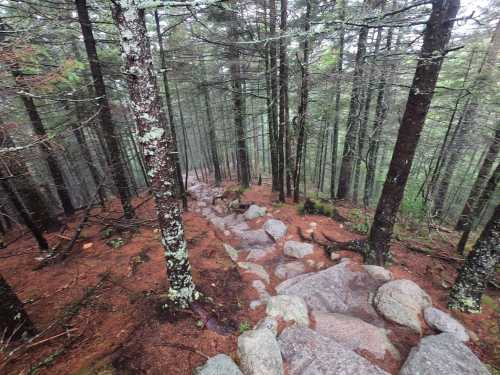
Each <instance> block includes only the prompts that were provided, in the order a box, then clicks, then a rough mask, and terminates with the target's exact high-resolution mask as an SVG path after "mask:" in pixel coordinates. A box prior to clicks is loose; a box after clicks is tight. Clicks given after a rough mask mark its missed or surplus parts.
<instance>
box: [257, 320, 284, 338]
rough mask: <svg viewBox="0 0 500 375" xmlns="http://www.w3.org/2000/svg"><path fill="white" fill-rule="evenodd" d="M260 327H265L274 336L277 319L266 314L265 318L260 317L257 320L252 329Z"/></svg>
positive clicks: (276, 332)
mask: <svg viewBox="0 0 500 375" xmlns="http://www.w3.org/2000/svg"><path fill="white" fill-rule="evenodd" d="M261 328H267V329H268V330H270V331H271V332H272V333H274V336H276V335H277V334H278V321H277V320H276V319H274V318H273V317H271V316H266V317H265V318H262V319H261V320H259V321H258V323H257V324H256V325H255V328H254V329H261Z"/></svg>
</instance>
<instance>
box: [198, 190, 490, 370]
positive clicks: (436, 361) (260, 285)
mask: <svg viewBox="0 0 500 375" xmlns="http://www.w3.org/2000/svg"><path fill="white" fill-rule="evenodd" d="M197 189H198V192H200V191H203V189H199V188H197ZM203 195H205V196H206V195H207V193H206V192H203V193H200V194H199V196H203ZM198 199H200V198H198ZM206 213H208V212H203V211H202V214H204V215H205V214H206ZM211 215H212V213H208V217H207V218H208V220H210V221H211V222H212V223H213V224H214V225H216V226H217V224H216V223H219V224H220V223H223V224H224V228H223V229H221V230H225V229H227V230H229V231H231V232H232V233H233V234H234V235H235V236H237V237H238V238H239V239H240V240H241V243H242V247H241V249H239V250H236V249H235V248H233V247H231V246H229V245H227V244H226V245H224V247H225V250H226V252H227V253H228V254H229V256H230V257H231V258H232V259H233V260H234V261H235V262H237V264H238V266H239V267H240V269H241V270H242V272H249V273H252V275H254V276H255V277H256V278H257V280H253V281H252V286H253V288H254V289H255V290H256V291H257V294H258V296H259V300H255V301H252V303H251V307H253V308H255V307H257V306H259V305H262V304H265V305H266V317H265V318H264V319H262V320H261V321H260V322H259V323H258V324H257V325H256V326H255V327H254V329H252V330H250V331H247V332H244V333H243V334H242V335H240V336H239V338H238V348H237V356H238V361H237V362H238V363H239V366H238V365H236V363H235V362H234V361H233V359H231V358H230V357H228V356H227V355H224V354H219V355H217V356H215V357H213V358H210V359H209V360H208V361H207V363H206V364H205V365H204V366H202V367H199V368H197V369H196V370H195V371H194V374H198V375H215V374H228V375H233V374H234V375H236V374H241V375H283V374H284V373H285V372H284V368H285V364H286V367H287V373H288V374H290V375H309V374H311V375H312V374H315V375H322V374H324V375H326V374H337V375H364V374H366V375H368V374H370V375H378V374H380V375H382V374H388V373H387V372H386V371H385V370H383V369H381V368H380V367H378V366H377V365H375V364H374V363H372V362H370V361H369V360H368V359H366V358H364V357H363V356H361V355H360V354H358V353H369V356H368V357H369V358H376V359H377V360H384V358H386V356H391V357H392V358H393V359H395V360H400V353H399V352H398V350H397V348H396V347H395V346H394V345H393V343H392V342H391V340H390V339H389V336H388V335H389V333H390V331H389V330H388V329H387V328H386V327H387V325H388V323H387V321H389V322H393V323H397V324H399V325H402V326H405V327H408V328H410V329H411V330H413V331H415V332H416V333H419V334H422V319H424V320H425V322H426V323H427V325H428V326H430V327H431V328H433V329H435V330H436V331H438V332H441V333H440V334H437V335H431V336H427V337H424V338H423V339H422V340H421V341H420V343H419V344H418V345H417V346H416V347H414V348H413V349H412V350H411V352H410V354H409V356H408V358H407V359H406V361H405V362H404V364H403V366H402V368H401V370H400V372H399V374H400V375H438V374H446V375H448V374H454V375H469V374H470V375H473V374H474V375H483V374H484V375H486V374H489V371H488V370H487V369H486V367H485V366H484V365H483V364H482V363H481V361H480V360H479V359H478V358H477V357H476V356H475V355H474V354H473V353H472V351H471V350H470V349H469V348H468V347H467V346H466V345H465V344H464V342H466V341H468V340H469V335H468V333H467V330H466V329H465V328H464V327H463V326H462V325H461V324H460V323H459V322H458V321H456V320H455V319H453V318H452V317H451V316H450V315H448V314H446V313H445V312H443V311H440V310H438V309H436V308H435V307H433V306H432V300H431V297H430V296H429V295H428V294H427V293H426V292H425V291H423V290H422V289H421V288H420V287H419V286H418V285H417V284H415V283H414V282H412V281H410V280H392V275H391V273H390V272H389V271H388V270H386V269H384V268H382V267H377V266H368V265H365V266H360V265H356V264H354V263H352V262H350V261H349V260H346V259H341V260H340V262H339V263H338V264H336V265H334V266H331V267H329V268H326V269H324V270H320V271H318V272H310V273H305V270H306V267H305V265H304V263H303V260H304V259H303V258H304V257H307V256H309V255H311V254H312V253H313V252H314V247H313V246H312V245H311V244H308V243H302V242H297V241H286V242H285V243H284V245H283V253H284V255H285V256H286V257H285V262H282V263H280V264H278V265H277V266H276V268H275V271H274V273H275V275H276V277H278V278H279V279H281V280H284V281H282V282H281V283H280V284H279V285H277V286H276V288H275V290H276V292H277V295H275V296H271V295H270V293H269V292H268V291H267V288H266V285H267V284H269V280H270V276H269V274H268V272H267V271H266V269H265V268H264V267H263V266H262V265H260V264H258V263H255V262H251V261H250V260H254V261H258V260H259V259H260V257H261V256H263V255H262V253H264V255H265V254H268V251H275V250H276V249H275V248H274V244H275V242H276V241H278V240H280V239H282V238H284V236H285V235H286V233H287V227H286V225H285V224H284V223H283V222H281V221H280V220H276V219H272V218H269V219H267V220H266V221H265V222H264V224H263V227H262V228H261V229H257V230H252V229H250V228H249V227H248V225H247V224H246V223H245V220H253V219H256V218H258V217H261V216H265V215H269V214H267V213H266V209H265V208H262V207H259V206H251V207H250V208H249V209H248V210H247V211H246V212H245V213H244V214H243V215H235V217H233V219H229V218H227V217H222V218H221V217H218V216H217V215H215V214H214V216H215V217H217V218H218V219H214V218H213V217H212V216H211ZM238 216H241V217H240V218H238ZM219 219H220V220H219ZM221 226H222V224H221ZM219 229H220V228H219ZM269 249H272V250H269ZM242 250H245V251H248V254H247V258H246V260H245V261H239V258H240V254H241V251H242ZM278 320H282V321H284V322H287V323H288V326H287V328H285V329H284V330H283V331H282V332H281V333H280V334H279V335H278V329H277V327H278Z"/></svg>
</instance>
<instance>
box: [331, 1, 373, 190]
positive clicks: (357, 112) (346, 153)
mask: <svg viewBox="0 0 500 375" xmlns="http://www.w3.org/2000/svg"><path fill="white" fill-rule="evenodd" d="M366 1H367V0H365V4H366ZM367 38H368V27H365V26H362V27H361V29H360V30H359V35H358V48H357V52H356V59H355V62H354V72H353V78H352V91H351V103H350V106H349V115H348V117H347V126H346V128H347V129H346V135H345V141H344V150H343V152H342V164H341V166H340V178H339V187H338V192H337V198H339V199H345V198H347V197H348V195H349V192H350V190H351V179H352V173H353V166H354V158H355V156H356V139H357V136H358V131H359V122H360V119H361V90H362V84H361V83H362V81H363V74H364V66H365V62H364V57H365V54H366V40H367Z"/></svg>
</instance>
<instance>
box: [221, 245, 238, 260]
mask: <svg viewBox="0 0 500 375" xmlns="http://www.w3.org/2000/svg"><path fill="white" fill-rule="evenodd" d="M222 246H224V250H226V253H227V255H229V257H230V258H231V259H232V261H233V262H237V261H238V250H236V249H235V248H234V247H232V246H231V245H228V244H227V243H225V244H223V245H222Z"/></svg>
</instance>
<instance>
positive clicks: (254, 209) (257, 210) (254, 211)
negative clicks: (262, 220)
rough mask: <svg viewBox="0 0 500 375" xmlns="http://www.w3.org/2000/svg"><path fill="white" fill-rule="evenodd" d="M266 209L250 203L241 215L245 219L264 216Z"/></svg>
mask: <svg viewBox="0 0 500 375" xmlns="http://www.w3.org/2000/svg"><path fill="white" fill-rule="evenodd" d="M266 211H267V209H266V208H265V207H260V206H257V205H256V204H252V205H251V206H250V207H248V209H247V210H246V211H245V213H244V214H243V216H244V217H245V219H247V220H253V219H256V218H258V217H260V216H264V215H265V214H266Z"/></svg>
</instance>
